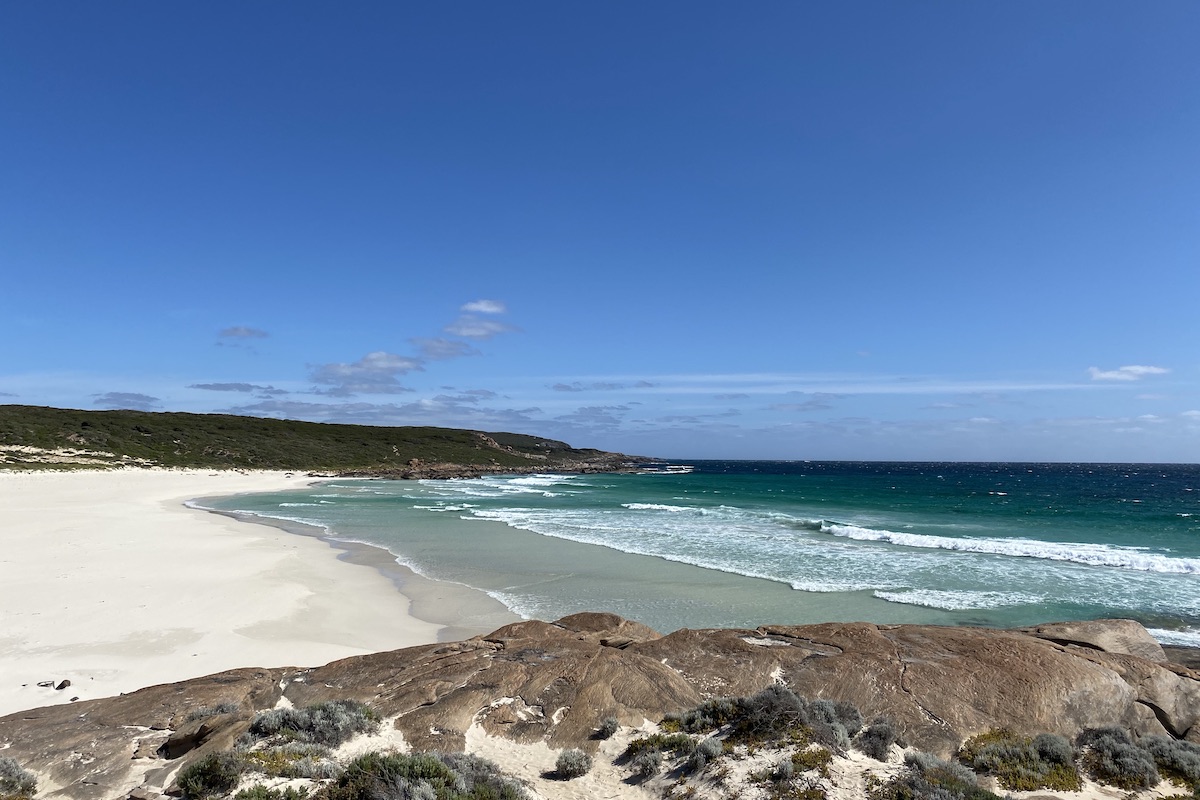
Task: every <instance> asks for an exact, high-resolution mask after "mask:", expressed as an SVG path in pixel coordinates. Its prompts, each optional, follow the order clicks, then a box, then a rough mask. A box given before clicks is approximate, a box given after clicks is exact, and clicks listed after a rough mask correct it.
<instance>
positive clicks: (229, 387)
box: [187, 383, 288, 395]
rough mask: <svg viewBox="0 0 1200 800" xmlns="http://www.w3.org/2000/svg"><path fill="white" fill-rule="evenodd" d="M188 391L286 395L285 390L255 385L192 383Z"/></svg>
mask: <svg viewBox="0 0 1200 800" xmlns="http://www.w3.org/2000/svg"><path fill="white" fill-rule="evenodd" d="M187 388H189V389H204V390H205V391H208V392H258V393H259V394H267V395H280V394H287V393H288V391H287V389H276V388H275V387H274V386H260V385H259V384H257V383H193V384H189V385H188V387H187Z"/></svg>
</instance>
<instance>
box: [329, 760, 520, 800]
mask: <svg viewBox="0 0 1200 800" xmlns="http://www.w3.org/2000/svg"><path fill="white" fill-rule="evenodd" d="M314 800H526V794H525V790H524V789H522V788H521V786H520V785H519V784H517V783H516V782H515V781H512V780H509V779H507V778H505V777H504V776H503V775H502V774H501V772H500V770H499V768H498V767H496V765H495V764H492V763H491V762H489V761H486V760H484V759H482V758H478V757H476V756H470V755H466V754H463V753H451V754H445V755H439V754H430V753H420V754H403V755H402V754H397V753H367V754H365V755H362V756H359V757H358V758H356V759H354V760H353V761H351V762H350V763H349V764H348V765H347V766H346V769H345V772H344V773H343V774H342V776H341V777H340V778H339V779H338V780H337V782H336V783H333V784H327V785H326V786H324V787H322V789H321V790H320V792H319V793H318V794H317V797H316V798H315V799H314Z"/></svg>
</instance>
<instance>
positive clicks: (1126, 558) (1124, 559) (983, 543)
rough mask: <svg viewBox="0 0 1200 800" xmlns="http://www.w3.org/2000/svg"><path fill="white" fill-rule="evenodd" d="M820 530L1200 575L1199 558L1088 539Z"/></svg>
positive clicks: (829, 525)
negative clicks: (1091, 542)
mask: <svg viewBox="0 0 1200 800" xmlns="http://www.w3.org/2000/svg"><path fill="white" fill-rule="evenodd" d="M814 527H816V529H818V530H819V531H820V532H821V533H827V534H830V535H833V536H840V537H842V538H844V539H853V540H856V541H868V542H886V543H887V544H894V545H900V546H903V547H920V548H931V549H937V550H955V551H958V552H961V553H985V554H990V555H998V556H1016V557H1020V558H1040V559H1045V560H1049V561H1069V562H1072V563H1075V564H1084V565H1087V566H1092V567H1116V568H1120V569H1132V570H1139V571H1142V572H1163V573H1172V574H1177V575H1200V558H1174V557H1171V556H1166V555H1161V554H1156V553H1149V552H1146V550H1145V549H1144V548H1134V547H1119V546H1113V545H1105V544H1089V543H1086V542H1043V541H1039V540H1037V539H993V538H986V537H980V538H978V539H971V538H958V537H949V536H946V537H943V536H929V535H927V534H920V533H898V532H896V531H889V530H877V529H874V528H861V527H859V526H857V525H844V524H839V523H835V522H827V521H820V522H819V524H818V525H816V526H814Z"/></svg>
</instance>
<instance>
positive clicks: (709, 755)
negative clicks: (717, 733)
mask: <svg viewBox="0 0 1200 800" xmlns="http://www.w3.org/2000/svg"><path fill="white" fill-rule="evenodd" d="M724 750H725V748H724V746H723V745H722V744H721V740H720V739H717V738H716V737H712V736H710V737H709V738H707V739H703V740H701V741H700V742H699V743H698V744H697V745H696V749H695V750H693V751H692V754H691V755H690V756H688V763H687V766H688V770H689V771H691V772H699V771H700V770H702V769H704V767H705V766H706V765H707V764H708V763H709V762H710V761H712V760H713V759H715V758H716V757H717V756H719V755H721V753H722V752H724Z"/></svg>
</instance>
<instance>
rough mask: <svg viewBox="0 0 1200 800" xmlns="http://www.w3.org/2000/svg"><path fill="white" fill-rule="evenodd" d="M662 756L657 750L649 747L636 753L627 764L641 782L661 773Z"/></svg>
mask: <svg viewBox="0 0 1200 800" xmlns="http://www.w3.org/2000/svg"><path fill="white" fill-rule="evenodd" d="M662 763H663V754H662V751H661V750H659V749H658V748H655V747H651V748H649V749H646V750H642V751H640V752H638V754H637V755H635V756H634V757H633V758H632V759H631V760H630V762H629V768H630V769H631V770H633V774H634V775H636V776H637V777H639V778H641V779H642V780H646V779H647V778H653V777H654V776H655V775H657V774H658V773H659V772H661V771H662Z"/></svg>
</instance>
